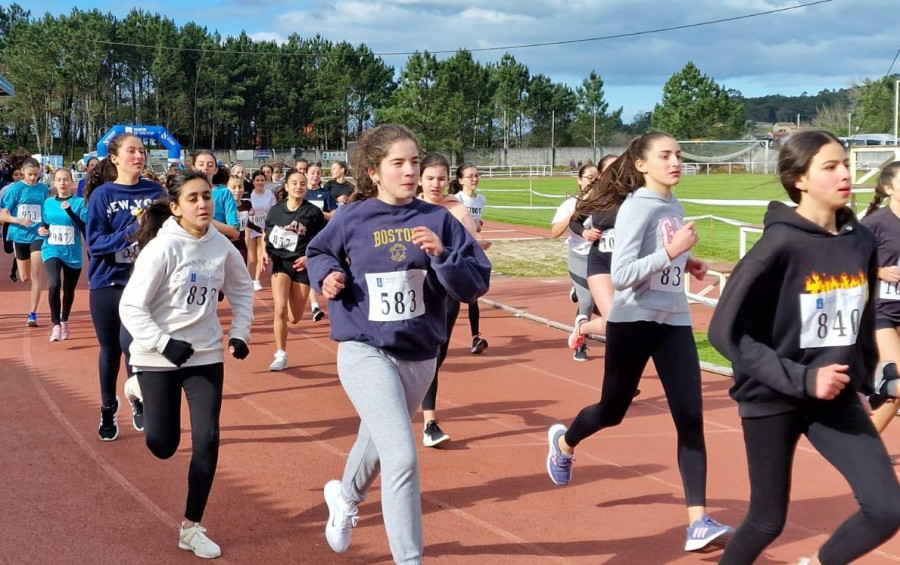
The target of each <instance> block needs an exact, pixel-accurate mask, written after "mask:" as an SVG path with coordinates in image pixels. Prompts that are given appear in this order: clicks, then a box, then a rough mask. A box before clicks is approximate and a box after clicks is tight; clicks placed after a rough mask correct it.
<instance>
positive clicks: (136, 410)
mask: <svg viewBox="0 0 900 565" xmlns="http://www.w3.org/2000/svg"><path fill="white" fill-rule="evenodd" d="M129 404H131V425H132V426H134V429H136V430H137V431H139V432H142V431H144V403H143V402H141V401H140V400H138V399H137V398H135V399H134V400H131V401H129Z"/></svg>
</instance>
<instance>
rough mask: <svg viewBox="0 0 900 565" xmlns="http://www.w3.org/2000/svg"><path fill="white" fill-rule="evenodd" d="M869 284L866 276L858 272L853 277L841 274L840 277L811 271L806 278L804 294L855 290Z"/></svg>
mask: <svg viewBox="0 0 900 565" xmlns="http://www.w3.org/2000/svg"><path fill="white" fill-rule="evenodd" d="M868 284H869V281H868V279H867V278H866V274H865V273H864V272H862V271H859V272H858V273H857V274H855V275H848V274H847V273H841V274H840V276H837V277H836V276H834V275H827V276H826V275H824V274H819V273H816V272H815V271H813V273H812V274H811V275H809V276H808V277H806V286H805V288H806V292H808V293H809V294H819V293H822V292H828V291H830V290H838V289H842V288H857V287H860V286H866V285H868Z"/></svg>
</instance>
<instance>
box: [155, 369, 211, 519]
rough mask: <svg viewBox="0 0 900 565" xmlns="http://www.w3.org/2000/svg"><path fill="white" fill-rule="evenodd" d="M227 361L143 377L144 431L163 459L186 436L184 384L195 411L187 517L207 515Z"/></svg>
mask: <svg viewBox="0 0 900 565" xmlns="http://www.w3.org/2000/svg"><path fill="white" fill-rule="evenodd" d="M224 367H225V366H224V365H223V364H222V363H214V364H212V365H200V366H197V367H182V368H180V369H175V370H174V371H160V372H153V371H147V370H145V371H143V372H141V373H138V383H140V385H141V393H142V394H143V396H144V436H145V438H146V440H147V447H149V448H150V451H151V452H153V455H155V456H157V457H159V458H160V459H168V458H169V457H171V456H172V455H174V454H175V451H176V450H177V449H178V443H179V442H180V441H181V389H182V388H183V389H184V396H185V398H187V403H188V411H189V412H190V414H191V445H192V452H191V465H190V467H189V469H188V493H187V504H186V506H185V510H184V517H185V518H187V519H188V520H190V521H192V522H199V521H200V520H202V519H203V511H204V510H205V509H206V501H207V500H209V491H210V490H211V489H212V483H213V479H214V478H215V476H216V466H217V465H218V462H219V413H220V412H221V411H222V381H223V377H224V372H225V369H224Z"/></svg>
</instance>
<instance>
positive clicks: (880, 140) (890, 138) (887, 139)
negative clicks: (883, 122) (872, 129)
mask: <svg viewBox="0 0 900 565" xmlns="http://www.w3.org/2000/svg"><path fill="white" fill-rule="evenodd" d="M841 141H843V142H844V145H846V146H847V147H850V146H851V145H897V140H896V139H894V135H893V134H891V133H856V134H853V135H851V136H849V137H842V138H841Z"/></svg>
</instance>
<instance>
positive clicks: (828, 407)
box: [709, 131, 900, 565]
mask: <svg viewBox="0 0 900 565" xmlns="http://www.w3.org/2000/svg"><path fill="white" fill-rule="evenodd" d="M848 164H849V160H848V159H847V154H846V152H845V151H844V147H843V145H842V144H841V142H840V141H839V140H838V139H837V138H836V137H835V136H834V135H832V134H830V133H827V132H822V131H806V132H801V133H796V134H794V135H792V136H791V138H790V139H789V140H788V141H787V142H786V143H785V144H784V146H783V147H782V148H781V151H780V153H779V155H778V174H779V176H780V177H781V184H782V185H783V186H784V188H785V190H786V191H787V193H788V195H789V196H790V198H791V200H793V201H794V202H796V203H797V204H798V206H797V208H796V209H792V208H789V207H788V206H786V205H784V204H781V203H779V202H772V203H771V204H770V205H769V209H768V212H766V216H765V230H764V231H763V235H762V238H760V240H759V241H758V242H757V243H756V245H754V246H753V248H752V249H751V250H750V252H749V253H748V254H747V255H746V256H744V258H743V259H741V261H740V262H739V263H738V265H737V267H736V268H735V270H734V272H733V273H732V275H731V278H730V279H729V281H728V285H727V286H726V287H725V291H724V292H723V293H722V298H721V299H720V300H719V304H718V306H717V307H716V311H715V314H714V315H713V319H712V324H711V326H710V331H709V340H710V342H711V343H712V344H713V346H715V348H716V349H718V350H719V351H720V352H721V353H722V354H723V355H724V356H725V357H727V358H728V359H729V360H730V361H731V362H732V365H733V366H734V386H733V387H732V388H731V391H730V392H731V397H732V398H734V399H735V400H736V401H737V402H738V411H739V413H740V416H741V422H742V426H743V428H744V444H745V445H746V449H747V463H748V466H749V471H750V509H749V510H748V513H747V517H746V519H745V520H744V523H743V524H741V527H740V528H738V530H737V531H736V532H735V533H734V536H733V538H732V540H731V542H730V543H729V544H728V547H727V548H726V549H725V554H724V556H723V557H722V561H721V563H726V564H728V565H735V564H744V563H747V564H749V563H753V562H754V561H755V560H756V558H757V557H758V556H759V555H760V554H761V553H762V551H763V550H764V549H765V548H766V547H767V546H768V545H769V544H770V543H772V542H773V541H774V540H775V538H777V537H778V535H779V534H780V533H781V530H782V528H783V527H784V522H785V517H786V515H787V509H788V501H789V500H790V490H791V466H792V462H793V458H794V451H795V450H796V448H797V440H798V439H799V437H800V436H801V435H805V436H806V437H807V438H808V439H809V441H810V443H812V445H813V447H815V448H816V449H817V450H818V451H819V453H821V454H822V456H824V457H825V459H826V460H828V462H829V463H831V464H832V465H834V466H835V467H836V468H837V469H838V471H840V473H841V474H842V475H843V476H844V477H845V478H846V479H847V481H848V482H849V483H850V486H851V488H852V489H853V494H854V496H855V497H856V499H857V501H858V502H859V505H860V509H859V511H858V512H857V513H856V514H854V515H853V516H851V517H849V518H848V519H847V520H846V521H845V522H844V523H843V524H841V525H840V526H839V527H838V529H837V531H835V532H834V534H832V536H831V538H829V539H828V541H826V542H825V544H824V545H822V547H820V548H819V551H818V553H817V554H816V555H815V556H813V557H810V558H804V559H802V560H801V561H800V563H803V564H810V565H818V564H819V563H822V564H825V565H836V564H843V563H850V562H851V561H853V560H855V559H858V558H860V557H862V556H863V555H865V554H867V553H868V552H870V551H872V550H873V549H875V548H876V547H878V546H879V545H880V544H881V543H883V542H884V541H886V540H888V539H889V538H890V537H891V536H893V535H894V533H895V532H896V531H897V528H898V527H900V485H898V483H897V477H896V475H895V474H894V469H893V466H892V464H891V459H890V456H889V455H888V453H887V450H886V449H885V447H884V444H883V443H882V442H881V438H880V437H879V436H878V433H877V432H876V431H875V427H874V426H873V425H872V421H871V420H870V419H869V417H868V416H867V414H866V411H865V410H864V409H863V407H862V404H861V402H860V398H859V395H858V394H857V392H858V391H861V390H862V391H864V392H870V391H871V388H872V378H873V373H874V372H875V367H876V364H877V363H878V350H877V347H876V343H875V331H874V330H875V300H874V297H875V296H876V293H877V292H878V255H877V246H876V241H875V237H874V236H873V235H872V232H871V231H869V230H868V229H867V228H864V227H861V226H860V224H859V223H858V222H857V221H856V217H855V216H854V215H853V212H852V211H851V210H850V209H849V208H847V207H846V206H847V202H848V201H849V199H850V171H849V169H848Z"/></svg>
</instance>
